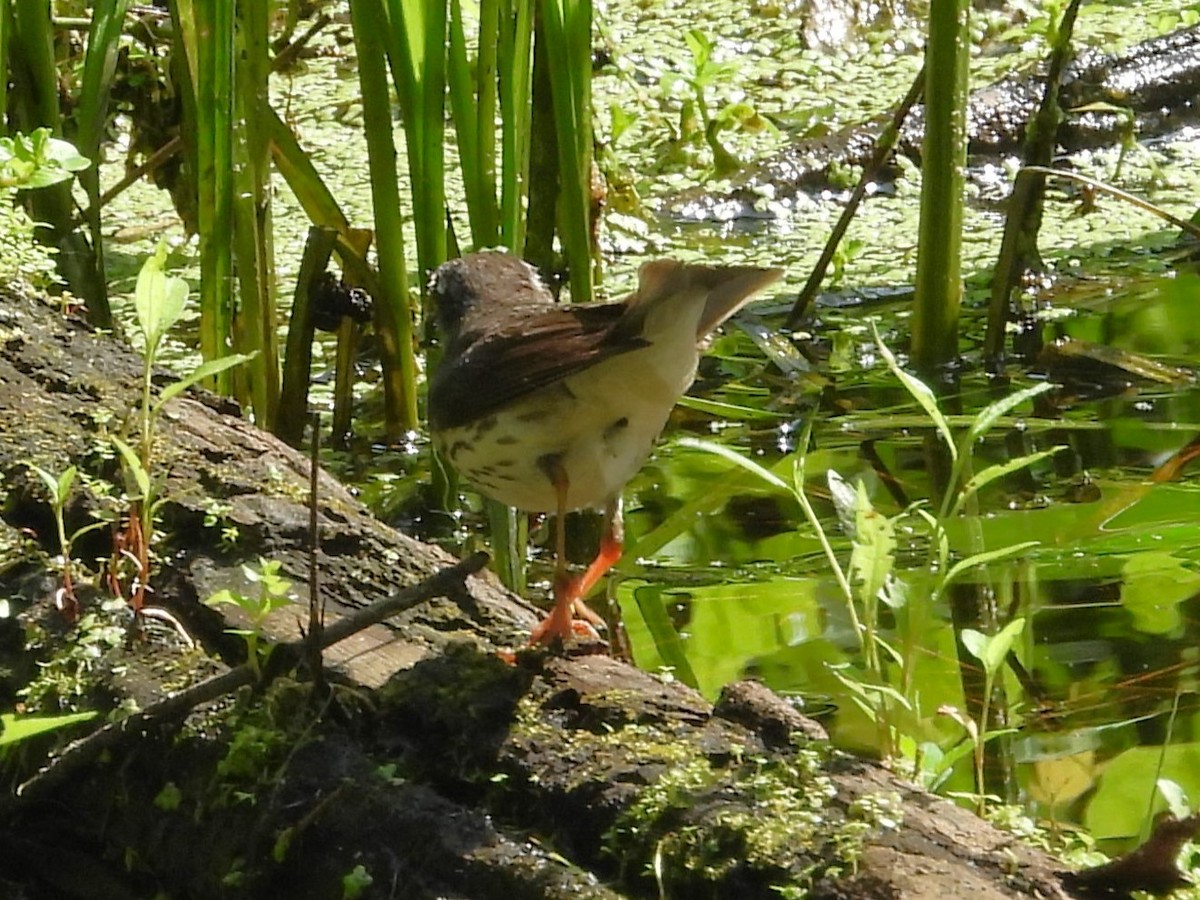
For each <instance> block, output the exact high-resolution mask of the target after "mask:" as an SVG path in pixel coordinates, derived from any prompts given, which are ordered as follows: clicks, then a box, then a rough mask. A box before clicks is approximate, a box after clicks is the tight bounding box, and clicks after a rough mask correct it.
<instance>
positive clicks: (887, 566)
mask: <svg viewBox="0 0 1200 900" xmlns="http://www.w3.org/2000/svg"><path fill="white" fill-rule="evenodd" d="M854 530H855V536H854V545H853V550H852V551H851V554H850V581H851V584H853V585H854V586H855V587H856V588H857V589H858V596H859V599H860V601H861V602H863V603H874V602H876V601H878V600H879V599H880V598H881V596H882V595H883V594H884V593H885V590H884V588H885V585H886V584H887V582H888V578H889V576H890V575H891V574H892V569H893V568H894V567H895V564H896V531H895V527H894V525H893V524H892V521H891V520H890V519H889V518H888V517H887V516H885V515H883V514H882V513H880V512H879V511H878V510H876V509H875V508H874V507H873V506H872V505H871V500H870V498H869V497H868V496H867V489H866V486H865V485H864V484H863V483H862V482H861V481H860V482H859V483H858V492H857V495H856V504H855V528H854Z"/></svg>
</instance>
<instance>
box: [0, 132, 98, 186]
mask: <svg viewBox="0 0 1200 900" xmlns="http://www.w3.org/2000/svg"><path fill="white" fill-rule="evenodd" d="M90 165H91V161H90V160H88V159H85V158H84V157H82V156H80V155H79V152H78V151H77V150H76V149H75V146H74V145H73V144H71V143H69V142H67V141H64V140H60V139H59V138H56V137H51V133H50V129H49V128H37V129H34V130H33V131H32V132H30V133H29V134H14V135H13V136H12V137H0V188H8V189H17V188H21V189H30V188H41V187H49V186H50V185H52V184H58V183H59V182H62V181H69V180H70V179H72V178H74V177H75V173H76V172H79V171H81V170H83V169H86V168H87V167H88V166H90Z"/></svg>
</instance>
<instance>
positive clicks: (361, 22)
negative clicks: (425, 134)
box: [350, 0, 417, 437]
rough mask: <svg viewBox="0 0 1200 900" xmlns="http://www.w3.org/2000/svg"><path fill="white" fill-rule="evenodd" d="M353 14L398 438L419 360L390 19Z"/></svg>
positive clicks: (409, 410)
mask: <svg viewBox="0 0 1200 900" xmlns="http://www.w3.org/2000/svg"><path fill="white" fill-rule="evenodd" d="M350 17H351V21H352V23H353V27H354V45H355V48H356V50H357V52H358V78H359V85H360V88H361V92H362V101H363V130H364V132H365V134H366V138H367V157H368V163H369V165H370V170H371V201H372V205H373V207H374V212H375V236H376V241H377V243H376V252H377V254H378V257H379V291H378V293H376V294H375V315H376V322H377V323H378V324H379V325H380V326H381V327H380V328H379V332H380V341H381V347H382V351H383V368H384V396H385V416H386V419H387V427H388V431H389V433H390V434H391V435H392V436H393V437H396V436H399V433H400V431H402V430H404V429H409V428H415V427H416V425H417V390H416V383H417V365H416V356H415V354H414V350H413V324H412V323H413V319H412V304H411V301H410V296H409V291H408V273H407V269H406V266H405V262H404V234H403V230H402V223H401V219H400V190H399V185H398V183H397V179H396V146H395V143H394V142H393V140H392V114H391V96H390V95H389V93H388V83H387V72H386V70H385V66H384V58H385V54H384V47H383V40H384V38H385V36H386V34H387V33H388V23H387V17H386V16H385V14H384V9H383V5H382V2H381V0H350Z"/></svg>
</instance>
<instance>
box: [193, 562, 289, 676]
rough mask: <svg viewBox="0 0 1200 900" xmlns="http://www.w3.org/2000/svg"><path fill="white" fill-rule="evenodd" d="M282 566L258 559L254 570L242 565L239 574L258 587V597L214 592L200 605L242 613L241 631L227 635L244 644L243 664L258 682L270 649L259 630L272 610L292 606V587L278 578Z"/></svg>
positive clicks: (284, 580) (228, 591) (233, 629)
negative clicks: (235, 636)
mask: <svg viewBox="0 0 1200 900" xmlns="http://www.w3.org/2000/svg"><path fill="white" fill-rule="evenodd" d="M281 567H282V564H281V563H280V562H279V561H278V560H267V559H262V558H260V559H259V561H258V567H257V568H255V567H254V566H250V565H244V566H242V572H243V574H244V575H245V576H246V580H247V581H249V582H250V583H251V584H257V585H258V593H257V594H256V595H254V596H250V595H247V594H242V593H239V592H237V591H233V590H228V589H226V590H221V591H217V592H216V593H215V594H213V595H212V596H211V597H209V598H208V599H207V600H205V601H204V602H205V603H206V604H207V605H208V606H211V607H214V608H215V607H218V606H222V605H230V606H236V607H237V608H238V609H240V610H241V611H242V612H243V613H245V615H246V618H247V622H246V626H245V627H244V628H230V629H229V633H230V634H236V635H239V636H240V637H241V638H242V639H243V640H244V641H245V642H246V661H247V662H248V663H249V664H250V667H251V669H253V671H254V674H255V677H257V678H261V677H262V674H263V670H264V669H265V668H266V664H267V660H268V659H269V658H270V655H271V651H272V650H273V649H274V645H273V644H271V643H270V642H269V641H267V640H266V638H265V637H264V635H263V626H264V625H265V624H266V621H267V617H268V616H270V615H271V613H273V612H274V611H275V610H277V609H282V608H283V607H285V606H288V605H290V604H291V603H293V602H295V601H294V600H293V599H292V596H291V593H290V590H291V586H292V583H291V582H290V581H288V580H287V579H286V578H284V577H283V576H282V575H280V574H279V571H280V569H281Z"/></svg>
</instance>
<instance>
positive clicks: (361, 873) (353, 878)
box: [342, 863, 375, 900]
mask: <svg viewBox="0 0 1200 900" xmlns="http://www.w3.org/2000/svg"><path fill="white" fill-rule="evenodd" d="M374 883H375V879H374V878H372V877H371V873H370V872H368V871H367V869H366V867H365V866H364V865H362V863H359V864H358V865H357V866H355V867H354V868H353V869H351V870H350V871H349V872H347V873H346V874H345V875H343V876H342V900H358V898H359V897H361V896H363V894H364V893H365V892H366V890H367V888H369V887H370V886H371V885H372V884H374Z"/></svg>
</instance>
